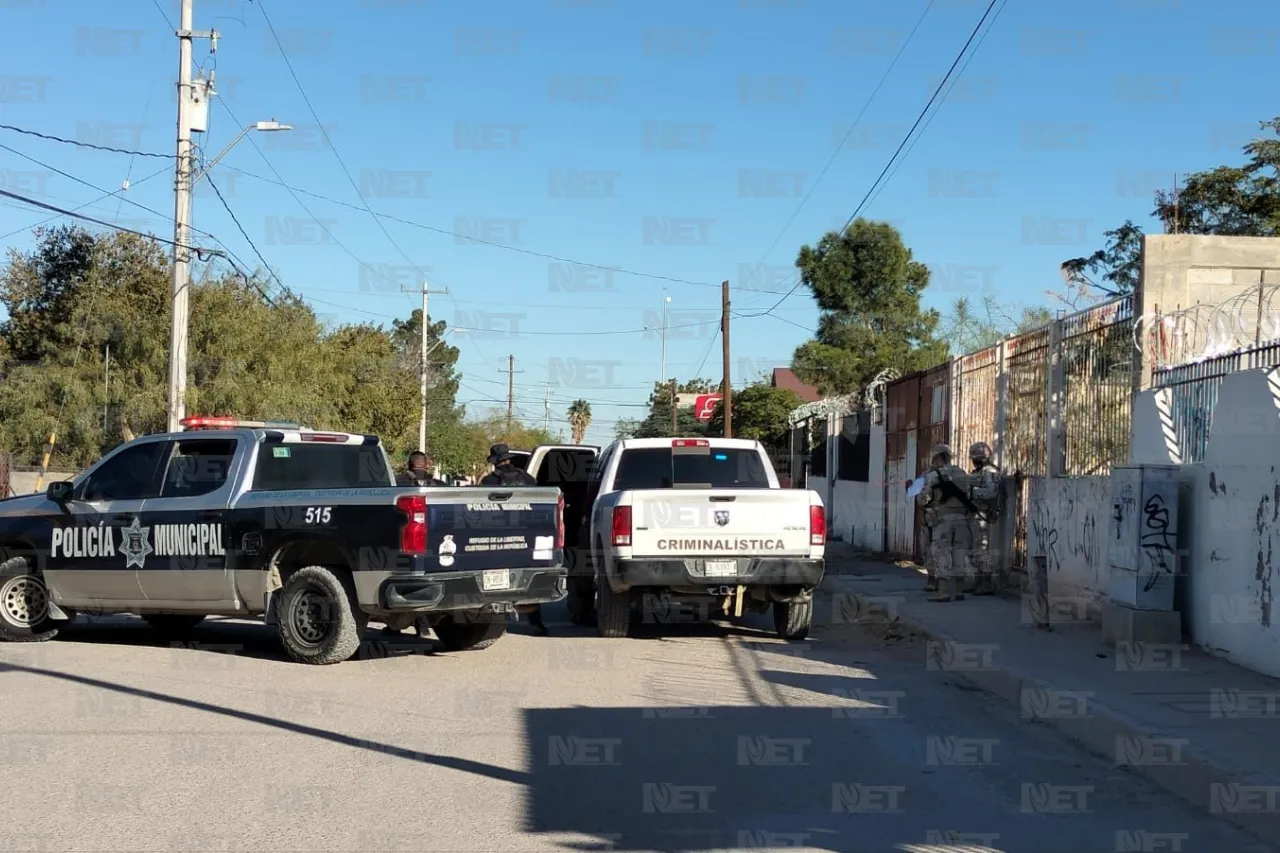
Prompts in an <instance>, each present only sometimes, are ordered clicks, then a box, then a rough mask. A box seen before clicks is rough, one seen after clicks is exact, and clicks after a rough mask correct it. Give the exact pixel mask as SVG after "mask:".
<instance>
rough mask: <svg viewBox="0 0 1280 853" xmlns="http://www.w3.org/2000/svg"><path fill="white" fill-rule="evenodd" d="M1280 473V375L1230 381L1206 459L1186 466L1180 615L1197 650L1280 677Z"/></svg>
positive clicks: (1248, 374) (1222, 392)
mask: <svg viewBox="0 0 1280 853" xmlns="http://www.w3.org/2000/svg"><path fill="white" fill-rule="evenodd" d="M1220 415H1221V416H1220ZM1278 468H1280V370H1275V369H1273V370H1250V371H1245V372H1242V373H1236V374H1232V375H1230V376H1227V377H1226V378H1225V379H1224V380H1223V382H1222V385H1221V386H1220V387H1219V390H1218V402H1217V406H1216V407H1215V410H1214V417H1213V425H1212V428H1211V430H1210V433H1209V444H1208V447H1207V449H1206V453H1205V461H1204V463H1203V464H1201V465H1184V466H1183V468H1182V472H1183V475H1182V483H1183V490H1182V506H1183V514H1182V524H1181V525H1180V527H1181V530H1182V531H1183V536H1182V540H1181V542H1180V545H1181V547H1182V548H1183V549H1185V552H1186V570H1187V572H1186V581H1185V584H1186V586H1185V595H1184V601H1183V610H1184V612H1185V619H1186V623H1187V626H1188V628H1189V633H1190V635H1191V638H1192V640H1193V641H1194V642H1195V643H1197V644H1198V645H1200V646H1202V647H1204V648H1205V649H1207V650H1208V651H1210V652H1213V653H1215V654H1219V655H1222V656H1224V657H1226V658H1228V659H1230V660H1232V661H1234V662H1236V663H1238V664H1240V665H1242V666H1247V667H1249V668H1250V669H1253V670H1256V671H1258V672H1262V673H1265V674H1267V675H1271V676H1280V614H1277V613H1276V612H1275V609H1274V604H1273V602H1274V593H1273V584H1274V583H1275V581H1276V571H1277V569H1280V471H1278V470H1277V469H1278Z"/></svg>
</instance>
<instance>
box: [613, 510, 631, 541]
mask: <svg viewBox="0 0 1280 853" xmlns="http://www.w3.org/2000/svg"><path fill="white" fill-rule="evenodd" d="M613 547H615V548H630V547H631V507H629V506H616V507H614V508H613Z"/></svg>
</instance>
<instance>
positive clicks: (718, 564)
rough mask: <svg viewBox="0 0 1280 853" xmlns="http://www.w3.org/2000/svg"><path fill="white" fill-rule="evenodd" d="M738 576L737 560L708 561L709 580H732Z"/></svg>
mask: <svg viewBox="0 0 1280 853" xmlns="http://www.w3.org/2000/svg"><path fill="white" fill-rule="evenodd" d="M737 574H738V561H737V560H707V577H709V578H731V577H734V576H735V575H737Z"/></svg>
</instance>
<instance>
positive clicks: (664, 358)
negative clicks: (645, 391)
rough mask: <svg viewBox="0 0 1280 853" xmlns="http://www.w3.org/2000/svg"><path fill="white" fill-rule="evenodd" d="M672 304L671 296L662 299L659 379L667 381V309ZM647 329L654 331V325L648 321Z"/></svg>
mask: <svg viewBox="0 0 1280 853" xmlns="http://www.w3.org/2000/svg"><path fill="white" fill-rule="evenodd" d="M670 306H671V297H670V296H668V297H665V298H664V299H663V300H662V366H661V368H660V374H661V375H660V376H659V377H658V381H660V382H666V381H667V309H668V308H669V307H670ZM644 328H645V331H646V332H648V331H653V326H650V325H649V324H648V323H646V324H645V326H644Z"/></svg>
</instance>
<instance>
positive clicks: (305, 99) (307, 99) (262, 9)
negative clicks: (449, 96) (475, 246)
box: [257, 0, 430, 323]
mask: <svg viewBox="0 0 1280 853" xmlns="http://www.w3.org/2000/svg"><path fill="white" fill-rule="evenodd" d="M257 7H258V11H259V12H261V13H262V20H263V21H265V22H266V24H267V29H268V30H269V31H270V32H271V39H272V40H273V41H274V42H275V44H276V48H277V49H278V50H279V51H280V57H281V58H282V59H283V60H284V64H285V67H286V68H287V69H289V76H290V77H292V78H293V84H294V85H295V86H296V87H297V89H298V93H299V94H300V95H302V100H303V103H305V104H306V105H307V110H308V111H309V112H310V113H311V117H312V118H313V119H314V120H315V123H316V127H318V128H320V134H321V135H322V136H323V137H324V141H325V142H326V143H328V145H329V150H330V151H332V152H333V157H334V159H335V160H337V161H338V166H339V167H340V168H341V169H342V174H344V175H346V178H347V182H348V183H350V184H351V189H353V190H355V193H356V197H357V198H359V199H360V203H361V204H362V205H363V206H364V210H365V212H366V213H368V214H369V216H371V217H372V218H373V221H374V224H375V225H377V226H378V229H379V230H381V231H382V234H383V236H385V237H386V238H387V241H388V242H389V243H391V245H392V247H393V248H394V249H395V250H396V251H397V252H399V253H400V257H402V258H404V259H405V261H406V262H407V263H408V264H409V265H410V266H412V267H413V268H414V269H416V270H417V271H418V274H419V275H421V276H422V280H423V281H427V280H428V279H429V278H430V276H428V275H427V273H426V270H424V269H422V268H421V267H420V266H418V265H417V264H416V263H415V262H414V260H413V259H412V258H410V257H409V256H408V254H406V253H405V251H404V249H402V248H400V244H399V243H397V242H396V239H395V238H394V237H392V236H391V232H390V231H388V230H387V227H386V226H385V225H383V224H382V220H381V219H379V218H378V215H377V214H376V213H374V212H373V210H372V209H370V207H369V202H368V200H367V199H366V198H365V197H364V194H363V193H362V192H360V186H359V184H357V183H356V179H355V178H353V177H352V176H351V170H350V169H348V168H347V164H346V162H345V161H344V160H343V159H342V155H341V154H339V153H338V149H337V146H335V145H334V144H333V140H332V139H330V138H329V131H328V130H326V129H325V126H324V122H322V121H321V120H320V115H319V113H317V112H316V108H315V107H314V106H312V104H311V98H310V97H308V96H307V90H306V89H305V88H304V87H303V85H302V81H301V80H300V79H298V72H297V71H295V70H294V68H293V62H292V61H291V60H290V59H289V53H288V51H286V50H285V49H284V44H283V43H282V42H281V41H280V36H279V35H277V33H276V28H275V26H274V25H273V24H272V23H271V18H270V16H268V15H267V9H266V6H265V5H263V3H262V0H258V2H257ZM426 321H427V318H426V317H423V318H422V322H424V323H425V322H426Z"/></svg>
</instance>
